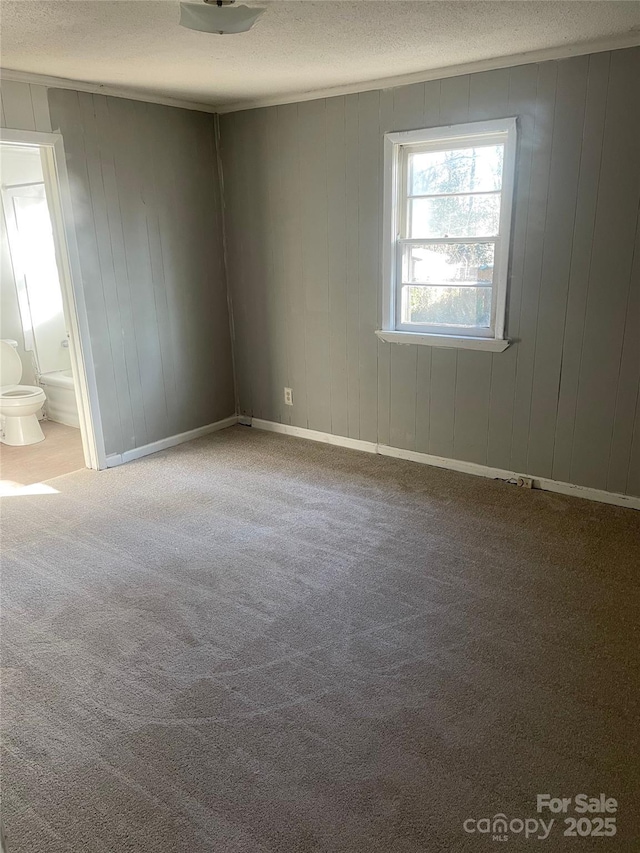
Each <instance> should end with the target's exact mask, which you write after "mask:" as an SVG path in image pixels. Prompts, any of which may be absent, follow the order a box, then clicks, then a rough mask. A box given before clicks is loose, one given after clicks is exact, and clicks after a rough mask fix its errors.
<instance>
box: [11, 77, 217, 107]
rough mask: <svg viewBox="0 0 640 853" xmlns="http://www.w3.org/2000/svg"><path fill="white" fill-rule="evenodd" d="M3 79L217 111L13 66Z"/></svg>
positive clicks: (183, 101) (171, 105)
mask: <svg viewBox="0 0 640 853" xmlns="http://www.w3.org/2000/svg"><path fill="white" fill-rule="evenodd" d="M3 80H7V81H11V82H14V83H30V84H32V85H36V86H45V87H46V88H47V89H71V90H73V91H74V92H89V93H91V94H92V95H110V96H112V97H114V98H128V99H129V100H131V101H145V102H146V103H147V104H162V105H163V106H165V107H178V108H179V109H182V110H196V111H198V112H203V113H217V112H219V110H218V109H217V108H216V106H215V105H214V104H202V103H199V102H198V101H187V100H184V99H182V98H170V97H169V96H165V95H156V94H153V93H152V92H144V91H141V90H140V89H129V88H127V87H126V86H110V85H106V84H103V83H88V82H87V81H86V80H69V79H68V78H66V77H50V76H49V75H47V74H33V73H31V72H30V71H14V70H13V69H11V68H0V82H2V81H3Z"/></svg>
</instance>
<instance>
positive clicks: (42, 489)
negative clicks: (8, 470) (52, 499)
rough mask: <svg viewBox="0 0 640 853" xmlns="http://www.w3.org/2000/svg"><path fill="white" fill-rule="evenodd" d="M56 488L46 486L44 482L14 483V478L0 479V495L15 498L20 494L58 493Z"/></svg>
mask: <svg viewBox="0 0 640 853" xmlns="http://www.w3.org/2000/svg"><path fill="white" fill-rule="evenodd" d="M59 494H60V492H59V491H58V490H57V489H53V488H52V487H51V486H47V484H46V483H30V484H29V485H28V486H25V485H24V483H16V482H15V481H14V480H0V497H2V498H12V497H13V498H15V497H20V496H22V495H59Z"/></svg>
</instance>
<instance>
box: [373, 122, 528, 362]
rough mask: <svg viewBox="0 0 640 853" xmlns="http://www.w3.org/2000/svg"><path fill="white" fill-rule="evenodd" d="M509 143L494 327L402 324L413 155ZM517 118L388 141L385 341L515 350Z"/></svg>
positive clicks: (391, 136) (394, 136) (388, 137)
mask: <svg viewBox="0 0 640 853" xmlns="http://www.w3.org/2000/svg"><path fill="white" fill-rule="evenodd" d="M491 141H496V142H497V141H500V142H504V160H503V172H502V189H501V204H500V223H499V229H498V234H497V236H495V237H491V238H490V240H491V242H495V256H494V277H493V288H492V289H493V298H492V303H491V304H492V317H491V327H490V328H488V329H480V328H478V327H475V328H474V327H470V328H469V329H468V330H467V329H455V331H453V330H451V327H445V326H426V325H425V326H422V327H420V328H419V329H415V328H414V327H413V328H408V327H407V325H406V324H404V325H403V324H402V322H401V314H400V308H399V300H400V297H401V280H402V268H401V267H402V245H403V244H404V243H406V242H409V241H408V240H406V239H404V240H403V239H401V234H402V230H401V217H403V216H404V215H405V211H404V208H405V207H406V204H405V196H406V171H405V170H406V163H407V161H408V156H407V154H408V153H409V152H411V151H414V152H415V151H416V150H419V151H429V150H432V151H441V150H447V149H448V150H450V149H453V148H459V147H469V146H470V145H481V144H487V142H491ZM516 145H517V120H516V118H503V119H495V120H492V121H478V122H470V123H467V124H457V125H449V126H447V127H435V128H427V129H424V130H410V131H401V132H394V133H386V134H385V136H384V220H383V251H382V256H383V257H382V262H383V268H382V328H381V329H380V330H378V331H377V332H376V334H377V335H378V337H379V338H381V339H382V340H384V341H388V342H390V343H417V344H426V345H428V346H445V347H461V348H465V349H482V350H490V351H492V352H502V351H503V350H505V349H506V348H507V347H508V346H509V343H510V342H509V340H508V339H507V338H505V317H506V305H507V279H508V265H509V247H510V239H511V214H512V209H513V194H514V185H515V170H516ZM486 241H487V238H482V237H478V238H459V237H458V238H434V239H433V240H416V242H420V243H423V242H433V243H447V242H450V243H461V242H478V243H482V242H486Z"/></svg>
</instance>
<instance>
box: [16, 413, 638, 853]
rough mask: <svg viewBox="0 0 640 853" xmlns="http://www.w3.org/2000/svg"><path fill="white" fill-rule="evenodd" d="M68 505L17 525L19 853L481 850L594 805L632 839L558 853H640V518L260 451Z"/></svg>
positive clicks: (111, 475) (418, 470)
mask: <svg viewBox="0 0 640 853" xmlns="http://www.w3.org/2000/svg"><path fill="white" fill-rule="evenodd" d="M51 485H53V486H54V487H55V488H56V489H57V490H58V491H59V494H53V495H42V496H34V497H19V498H8V499H6V500H5V501H4V505H3V512H4V520H3V552H4V553H3V566H2V568H3V590H2V591H3V613H2V616H3V619H2V621H3V631H4V641H3V664H4V686H3V708H2V711H3V725H4V762H3V779H2V784H3V792H2V793H3V803H4V823H5V834H6V838H7V844H8V851H9V853H27V851H29V853H45V851H46V853H59V851H74V853H79V851H91V853H94V851H95V853H104V851H109V853H111V852H112V851H114V852H115V853H126V851H132V852H133V851H136V853H138V851H140V853H142V851H144V853H150V852H151V851H153V853H178V851H180V853H205V851H206V853H212V851H215V853H240V851H242V853H245V851H246V853H262V852H263V851H264V853H266V851H284V852H285V853H296V852H297V851H323V853H329V851H331V853H383V852H384V853H396V851H397V853H417V851H445V850H446V851H448V850H453V851H458V850H460V851H466V850H480V849H486V848H487V847H491V846H492V843H491V836H490V835H489V836H487V835H483V836H482V837H481V836H480V835H478V834H477V833H476V834H475V835H472V834H468V833H465V831H464V830H463V827H462V823H463V821H464V820H465V819H466V818H469V817H471V818H482V817H485V816H493V815H494V814H495V813H496V812H503V813H505V814H506V815H507V816H508V817H509V818H510V819H511V818H518V817H519V818H527V817H535V815H536V812H535V798H536V794H537V793H551V794H553V795H557V796H572V795H575V794H578V793H581V792H584V793H588V794H594V795H597V794H599V793H600V792H605V793H606V794H607V795H608V796H613V797H616V798H617V799H618V801H619V804H620V806H619V810H618V813H617V820H618V834H617V835H616V837H615V838H606V839H603V838H596V839H588V838H574V839H565V838H564V837H563V836H562V832H563V830H564V826H556V827H555V829H554V830H553V831H552V833H551V836H550V837H549V838H548V839H547V840H546V841H545V842H544V843H543V849H546V850H565V849H572V850H577V851H581V853H583V851H587V850H592V849H598V850H607V851H609V850H611V851H613V850H616V851H617V850H632V849H638V847H636V846H635V845H636V843H637V839H638V832H639V830H638V815H640V804H639V802H638V790H639V788H640V785H639V782H640V778H639V773H638V766H639V764H638V761H637V756H638V752H637V747H638V739H639V738H638V725H637V724H638V710H639V704H640V703H639V701H638V692H637V688H638V679H639V658H638V563H639V553H640V513H637V512H634V511H633V510H628V509H620V508H616V507H609V506H603V505H600V504H595V503H590V502H588V501H580V500H578V499H575V498H566V497H561V496H557V495H551V494H548V493H543V492H528V491H525V490H518V489H516V488H515V487H512V486H507V485H504V484H501V483H498V482H492V481H488V480H482V479H479V478H474V477H470V476H466V475H462V474H456V473H453V472H447V471H440V470H437V469H432V468H427V467H424V466H420V465H417V464H413V463H409V462H403V461H399V460H393V459H388V458H383V457H376V456H370V455H367V454H360V453H357V452H355V451H349V450H343V449H339V448H334V447H329V446H326V445H319V444H313V443H311V442H306V441H302V440H298V439H291V438H285V437H282V436H276V435H271V434H267V433H262V432H258V431H257V430H252V429H249V428H246V427H235V428H232V429H229V430H226V431H224V432H222V433H217V434H215V435H213V436H211V437H208V438H204V439H200V440H198V441H195V442H192V443H190V444H187V445H183V446H181V447H179V448H175V449H173V450H170V451H166V452H164V453H160V454H156V455H154V456H151V457H147V458H146V459H143V460H140V461H138V462H133V463H131V464H129V465H126V466H124V467H122V468H118V469H114V470H111V471H108V472H105V473H102V474H95V473H93V472H89V471H82V472H77V473H76V474H71V475H68V476H66V477H61V478H58V479H57V480H53V481H51ZM561 817H562V816H561ZM634 839H635V840H634ZM510 843H513V844H516V846H518V845H521V844H522V845H525V846H529V845H531V844H533V848H534V849H537V847H538V845H539V844H541V843H542V842H534V841H533V840H529V842H525V840H524V838H523V837H522V835H518V834H516V835H513V834H512V837H511V839H510ZM565 845H567V846H565Z"/></svg>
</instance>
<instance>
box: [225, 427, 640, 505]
mask: <svg viewBox="0 0 640 853" xmlns="http://www.w3.org/2000/svg"><path fill="white" fill-rule="evenodd" d="M239 420H240V423H243V424H245V425H247V426H254V427H256V428H257V429H262V430H268V431H269V432H279V433H283V434H284V435H291V436H295V437H297V438H306V439H308V440H310V441H321V442H323V443H325V444H334V445H337V446H339V447H348V448H350V449H351V450H361V451H364V452H365V453H377V454H379V455H380V456H390V457H393V458H394V459H406V460H408V461H410V462H419V463H420V464H421V465H431V466H433V467H436V468H447V469H448V470H451V471H458V472H459V473H461V474H473V475H475V476H476V477H487V478H488V479H491V480H506V481H511V480H513V481H516V480H517V479H518V478H519V477H527V478H530V479H531V480H532V481H533V488H534V489H540V490H542V491H545V492H556V493H557V494H560V495H572V496H573V497H576V498H583V499H585V500H589V501H598V502H600V503H606V504H613V505H614V506H623V507H627V508H629V509H637V510H640V498H637V497H633V496H631V495H621V494H617V493H616V492H607V491H605V490H604V489H592V488H589V487H587V486H577V485H575V484H573V483H563V482H560V481H559V480H552V479H550V478H549V477H537V476H535V474H533V475H532V474H524V473H518V472H515V471H507V470H505V469H503V468H492V467H490V466H488V465H480V464H478V463H477V462H464V461H463V460H460V459H449V458H447V457H444V456H432V455H431V454H429V453H418V452H417V451H415V450H402V449H401V448H399V447H390V446H389V445H387V444H376V443H375V442H373V441H361V440H360V439H356V438H346V437H344V436H341V435H332V434H331V433H328V432H319V431H318V430H314V429H305V428H304V427H297V426H291V425H289V424H280V423H276V422H274V421H265V420H262V419H261V418H249V417H244V416H243V417H241V418H240V419H239Z"/></svg>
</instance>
